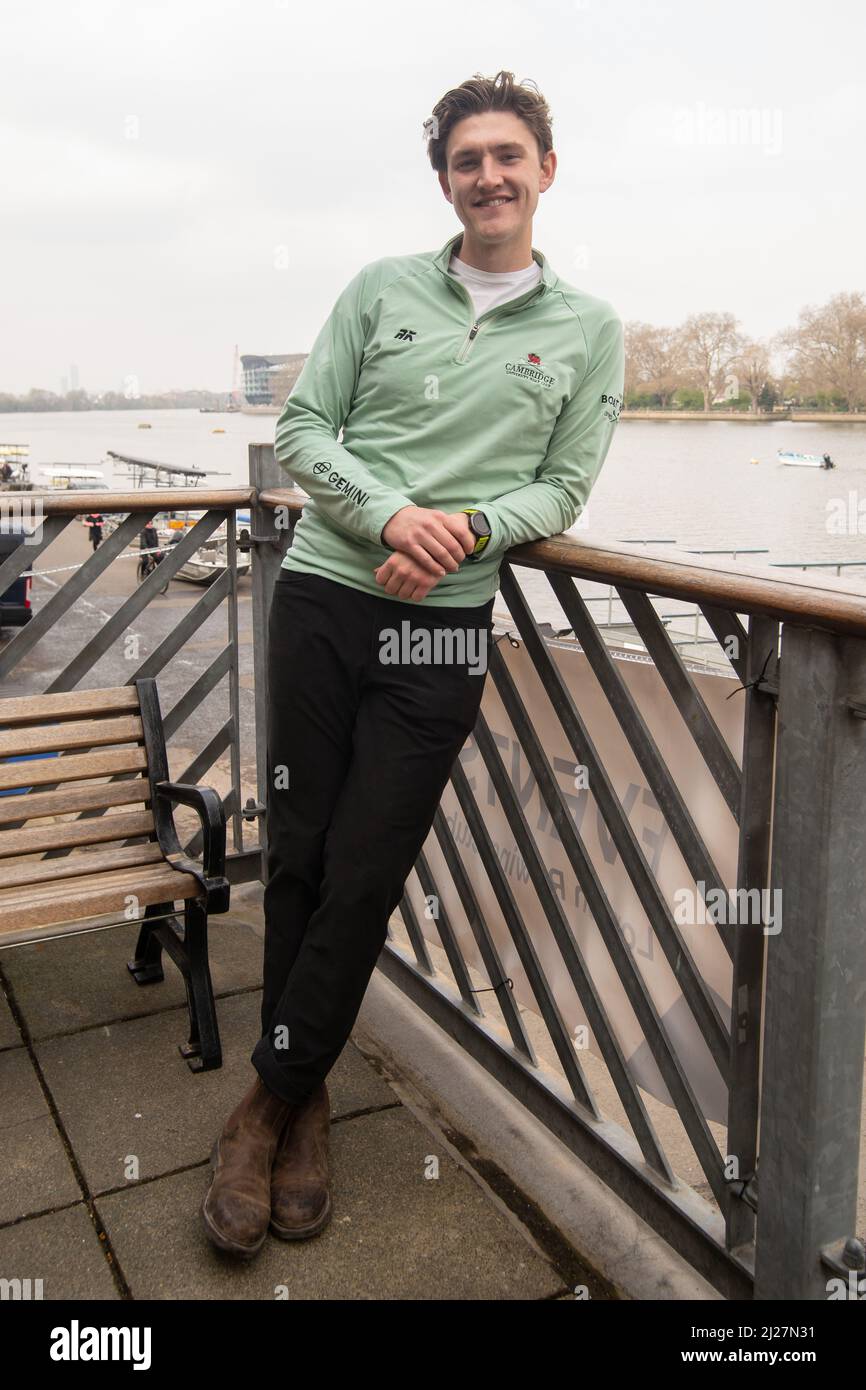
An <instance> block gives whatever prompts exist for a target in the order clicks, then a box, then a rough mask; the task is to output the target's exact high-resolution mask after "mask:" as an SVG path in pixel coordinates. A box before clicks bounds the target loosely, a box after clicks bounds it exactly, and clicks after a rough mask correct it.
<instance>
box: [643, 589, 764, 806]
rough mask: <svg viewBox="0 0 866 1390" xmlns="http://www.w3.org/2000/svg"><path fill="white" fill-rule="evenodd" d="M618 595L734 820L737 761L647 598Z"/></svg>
mask: <svg viewBox="0 0 866 1390" xmlns="http://www.w3.org/2000/svg"><path fill="white" fill-rule="evenodd" d="M617 593H618V594H619V596H620V598H621V599H622V602H623V605H624V607H625V609H626V612H627V613H628V615H629V617H630V618H631V620H632V622H633V623H634V625H635V627H636V628H637V630H638V633H639V634H640V637H641V640H642V642H643V644H644V646H645V647H646V649H647V651H648V652H649V654H650V656H651V657H652V659H653V662H654V663H655V667H656V670H657V671H658V673H659V675H660V676H661V678H662V680H663V681H664V683H665V685H666V686H667V688H668V690H669V691H670V694H671V698H672V699H673V702H674V704H675V705H676V707H677V710H678V711H679V713H680V715H681V716H682V719H683V722H684V723H685V726H686V728H687V729H688V731H689V733H690V734H691V736H692V738H693V739H694V741H695V744H696V745H697V748H698V751H699V752H700V754H701V757H702V758H703V760H704V762H705V763H706V765H707V767H708V768H709V770H710V772H711V773H712V776H713V779H714V781H715V783H716V786H717V787H718V789H719V791H720V792H721V793H722V796H723V797H724V799H725V802H726V803H727V806H728V810H729V811H730V812H731V815H732V816H733V817H734V819H736V818H737V817H738V816H739V814H740V795H741V790H742V789H741V777H740V769H739V767H738V766H737V760H736V758H735V757H734V755H733V753H732V752H731V750H730V748H729V747H728V745H727V743H726V742H725V740H724V738H723V737H722V734H721V732H720V730H719V728H718V726H717V724H716V722H715V720H714V719H713V717H712V715H711V714H710V711H709V710H708V709H707V706H706V704H705V702H704V699H703V697H702V696H701V694H700V692H699V690H698V688H697V686H696V685H695V683H694V681H693V680H692V678H691V676H690V675H689V673H688V671H687V670H686V667H685V664H684V662H683V659H682V657H681V656H680V654H679V652H678V651H677V649H676V647H675V646H674V644H673V642H672V641H671V639H670V637H669V636H668V634H667V632H666V631H665V629H664V625H663V624H662V623H661V622H660V621H659V617H658V614H657V613H656V611H655V609H654V608H653V606H652V604H651V603H650V601H649V598H648V597H647V595H646V594H644V593H640V592H638V590H636V589H625V588H618V589H617Z"/></svg>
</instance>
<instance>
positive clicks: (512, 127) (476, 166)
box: [439, 111, 556, 244]
mask: <svg viewBox="0 0 866 1390" xmlns="http://www.w3.org/2000/svg"><path fill="white" fill-rule="evenodd" d="M446 157H447V161H448V167H447V171H446V172H445V173H444V174H440V175H439V183H440V186H441V188H442V192H443V193H444V194H445V197H446V198H447V199H448V201H449V203H452V204H453V207H454V211H455V212H456V214H457V216H458V217H459V219H460V221H461V222H462V223H463V226H464V227H465V228H466V229H467V231H470V232H471V233H472V236H473V238H475V239H477V240H478V241H481V242H487V243H490V244H495V243H497V242H502V241H509V240H511V239H513V238H514V237H516V236H520V235H521V234H522V233H523V231H524V229H525V228H526V227H528V226H529V224H530V223H531V221H532V217H533V214H534V213H535V209H536V207H537V206H538V198H539V195H540V194H541V193H543V192H544V191H545V190H546V189H547V188H549V187H550V185H551V184H552V183H553V178H554V174H555V172H556V155H555V154H554V153H553V151H552V150H551V151H549V153H548V154H547V156H546V157H545V159H544V161H543V163H542V162H540V151H539V148H538V141H537V140H536V138H535V136H534V135H533V133H532V131H531V130H530V129H529V126H528V125H527V124H526V122H525V121H522V120H521V119H520V117H519V116H515V114H514V112H513V111H485V112H483V113H482V114H481V115H478V116H466V117H464V119H463V120H462V121H458V122H457V124H456V125H455V126H454V128H453V129H452V130H451V132H450V134H449V136H448V145H447V148H446ZM500 200H504V201H500Z"/></svg>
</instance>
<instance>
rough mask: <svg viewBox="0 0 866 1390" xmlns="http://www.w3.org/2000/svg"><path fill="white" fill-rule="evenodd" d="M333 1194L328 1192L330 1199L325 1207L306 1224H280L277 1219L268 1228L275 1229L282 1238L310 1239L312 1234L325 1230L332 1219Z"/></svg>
mask: <svg viewBox="0 0 866 1390" xmlns="http://www.w3.org/2000/svg"><path fill="white" fill-rule="evenodd" d="M331 1214H332V1212H331V1194H330V1192H329V1193H328V1200H327V1202H326V1203H325V1209H324V1211H323V1212H322V1213H321V1215H320V1216H317V1217H316V1218H315V1220H314V1221H308V1222H307V1224H306V1226H278V1225H277V1223H276V1221H274V1220H273V1219H272V1220H271V1222H270V1224H269V1226H268V1230H269V1231H273V1233H274V1235H275V1236H279V1238H280V1240H308V1239H309V1237H310V1236H315V1235H318V1234H319V1232H320V1231H323V1230H324V1229H325V1227H326V1226H327V1224H328V1222H329V1221H330V1219H331Z"/></svg>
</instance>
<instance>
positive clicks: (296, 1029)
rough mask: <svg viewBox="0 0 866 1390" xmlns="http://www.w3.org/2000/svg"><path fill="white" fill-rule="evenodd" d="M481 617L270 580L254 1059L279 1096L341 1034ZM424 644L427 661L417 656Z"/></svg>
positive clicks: (484, 642) (474, 660)
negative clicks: (261, 943) (261, 942)
mask: <svg viewBox="0 0 866 1390" xmlns="http://www.w3.org/2000/svg"><path fill="white" fill-rule="evenodd" d="M492 613H493V599H490V600H489V601H488V602H487V603H485V604H482V605H480V606H478V607H470V608H458V607H447V608H444V607H441V608H433V607H429V606H426V605H424V604H423V603H421V604H419V603H410V602H399V601H396V600H394V599H389V598H385V597H379V596H376V595H373V594H366V593H364V592H363V591H362V590H360V589H353V588H351V587H350V586H349V585H346V584H340V583H337V582H336V581H335V580H332V579H326V578H324V577H323V576H319V575H314V574H305V573H300V572H298V571H286V570H283V571H282V572H281V575H280V577H279V579H278V580H277V583H276V585H275V587H274V596H273V602H272V606H271V613H270V624H269V632H268V642H269V646H268V727H267V744H268V807H267V839H268V854H267V866H266V867H267V883H266V887H265V894H264V909H265V953H264V979H263V986H264V989H263V996H262V1018H261V1026H262V1036H261V1039H260V1041H259V1042H258V1043H257V1044H256V1047H255V1049H254V1051H253V1054H252V1062H253V1065H254V1066H255V1068H256V1070H257V1071H258V1073H259V1075H260V1077H261V1078H262V1080H263V1081H264V1083H265V1085H266V1086H268V1087H269V1089H270V1090H272V1091H274V1092H275V1094H277V1095H279V1096H281V1097H282V1098H283V1099H284V1100H286V1101H289V1102H290V1103H298V1102H300V1101H301V1100H303V1099H304V1098H305V1097H306V1096H307V1095H309V1094H310V1093H311V1092H312V1091H313V1090H314V1089H315V1087H316V1086H317V1085H318V1084H319V1082H320V1081H323V1080H324V1078H325V1077H326V1075H327V1074H328V1072H329V1071H330V1069H331V1067H332V1066H333V1064H334V1062H335V1061H336V1060H337V1058H338V1056H339V1055H340V1052H341V1051H342V1049H343V1047H344V1046H345V1044H346V1041H347V1040H348V1037H349V1034H350V1033H351V1030H352V1026H353V1024H354V1022H355V1019H356V1017H357V1014H358V1011H359V1009H360V1007H361V1002H362V1000H363V997H364V992H365V990H366V988H367V984H368V981H369V979H370V976H371V974H372V972H373V969H374V967H375V964H376V960H377V958H378V956H379V953H380V951H381V949H382V946H383V945H384V943H385V940H386V937H387V924H388V919H389V917H390V915H391V913H392V912H393V911H394V909H395V908H396V907H397V905H398V903H399V901H400V899H401V897H402V895H403V888H404V884H405V882H406V879H407V877H408V875H409V873H410V871H411V869H412V866H413V864H414V863H415V860H416V859H417V857H418V852H419V850H420V849H421V847H422V845H423V843H424V840H425V839H426V837H427V834H428V833H429V830H430V827H431V825H432V823H433V817H434V815H435V812H436V807H437V806H438V804H439V800H440V797H441V795H442V792H443V791H444V789H445V786H446V784H447V782H448V778H449V774H450V772H451V769H452V767H453V764H454V760H455V759H456V757H457V756H458V754H459V752H460V750H461V748H462V747H463V744H464V743H465V741H466V738H467V737H468V735H469V734H470V733H471V732H472V729H473V728H474V726H475V721H476V718H477V714H478V708H479V705H480V703H481V696H482V693H483V687H484V683H485V680H486V658H487V657H488V656H489V652H490V649H491V647H492V630H493V629H492ZM445 630H447V631H445ZM395 634H399V635H400V642H399V644H396V645H395V642H394V635H395ZM437 634H438V635H437ZM425 644H426V655H427V658H428V659H426V660H425V659H420V660H418V659H417V657H418V656H419V655H420V656H421V657H422V658H423V656H424V648H425ZM437 650H438V653H439V659H437V658H436V652H437ZM461 651H462V653H463V655H464V658H465V659H464V660H463V661H462V662H461V661H460V660H459V657H460V654H461ZM448 652H450V654H451V659H443V655H444V654H445V653H448ZM412 653H414V654H415V657H416V659H414V660H412V659H407V657H411V654H412ZM482 653H483V655H482ZM395 655H398V656H402V658H403V659H397V660H394V659H393V658H394V657H395ZM431 658H432V659H431ZM455 658H456V659H455Z"/></svg>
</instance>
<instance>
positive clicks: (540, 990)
mask: <svg viewBox="0 0 866 1390" xmlns="http://www.w3.org/2000/svg"><path fill="white" fill-rule="evenodd" d="M451 784H452V786H453V787H454V791H455V792H456V794H457V800H458V801H459V803H460V808H461V810H462V811H463V814H464V816H465V817H466V823H467V825H468V826H469V829H470V832H471V834H472V838H473V839H474V841H475V844H476V846H477V848H478V857H479V859H480V860H481V862H482V864H483V865H484V869H485V872H486V874H487V877H488V879H489V880H490V886H491V888H492V889H493V892H494V894H495V896H496V901H497V902H498V903H499V908H500V911H501V912H502V916H503V918H504V920H505V925H506V927H507V928H508V931H509V934H510V936H511V939H512V941H513V942H514V945H515V947H516V948H517V954H518V955H519V957H520V963H521V965H522V966H523V969H524V971H525V972H526V978H527V979H528V981H529V985H530V988H531V989H532V993H533V995H534V997H535V1000H536V1003H537V1004H538V1009H539V1012H540V1014H541V1017H542V1018H543V1019H544V1022H545V1024H546V1026H547V1031H548V1033H549V1034H550V1038H551V1041H552V1043H553V1046H554V1048H555V1049H556V1055H557V1056H558V1058H559V1061H560V1064H561V1066H562V1070H563V1072H564V1073H565V1078H566V1081H567V1082H568V1084H569V1086H570V1087H571V1091H572V1094H573V1096H574V1098H575V1100H576V1101H577V1102H578V1103H579V1104H580V1105H583V1106H585V1108H586V1109H587V1110H588V1111H589V1113H590V1115H591V1116H592V1118H593V1119H594V1120H600V1119H601V1113H600V1111H599V1108H598V1105H597V1104H596V1100H595V1096H594V1095H593V1094H592V1090H591V1089H590V1086H589V1082H588V1081H587V1079H586V1076H585V1075H584V1070H583V1067H582V1066H581V1064H580V1060H579V1058H578V1057H577V1054H576V1053H575V1050H574V1044H573V1042H572V1040H571V1036H570V1034H569V1032H568V1029H567V1028H566V1026H565V1021H564V1019H563V1017H562V1014H561V1013H560V1011H559V1005H558V1004H557V1002H556V999H555V997H554V994H553V991H552V989H551V987H550V984H549V982H548V979H547V976H546V975H545V973H544V970H543V968H542V965H541V962H540V960H539V959H538V955H537V953H536V950H535V947H534V946H533V944H532V941H531V939H530V937H529V933H528V932H527V930H526V926H525V924H524V921H523V918H522V916H521V915H520V911H519V909H518V907H517V903H516V902H515V901H514V894H513V893H512V891H511V885H510V883H509V882H508V879H507V878H506V876H505V870H504V869H503V867H502V865H501V863H500V862H499V856H498V854H497V853H496V850H495V849H494V847H493V842H492V840H491V838H490V832H489V831H488V829H487V826H486V825H485V823H484V818H483V816H482V814H481V811H480V809H479V807H478V804H477V803H476V801H475V797H474V796H473V795H472V791H471V789H470V787H469V782H468V779H467V777H466V773H465V772H464V771H463V768H462V766H461V764H460V762H459V760H458V761H457V762H456V763H455V764H454V768H453V771H452V773H451Z"/></svg>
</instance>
